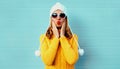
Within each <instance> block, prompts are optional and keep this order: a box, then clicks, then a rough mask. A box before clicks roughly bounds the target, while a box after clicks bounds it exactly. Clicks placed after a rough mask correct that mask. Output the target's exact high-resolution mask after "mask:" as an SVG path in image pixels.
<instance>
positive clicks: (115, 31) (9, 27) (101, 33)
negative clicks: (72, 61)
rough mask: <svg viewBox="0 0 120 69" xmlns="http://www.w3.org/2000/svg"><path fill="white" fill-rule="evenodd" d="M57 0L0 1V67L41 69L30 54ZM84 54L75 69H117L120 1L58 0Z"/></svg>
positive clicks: (118, 64)
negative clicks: (65, 9) (64, 9)
mask: <svg viewBox="0 0 120 69" xmlns="http://www.w3.org/2000/svg"><path fill="white" fill-rule="evenodd" d="M58 1H59V0H54V1H52V0H43V1H42V0H0V69H44V64H43V62H42V61H41V58H39V57H36V56H35V55H34V51H35V50H37V49H38V47H39V36H40V35H41V34H43V33H45V31H46V29H47V27H48V25H49V10H50V8H51V6H52V5H54V4H55V3H56V2H58ZM59 2H61V3H62V4H63V5H65V6H66V7H67V12H68V18H69V24H70V27H71V29H72V31H73V32H74V33H76V34H77V35H78V37H79V44H80V46H81V48H84V49H85V55H84V56H82V57H80V58H79V61H78V62H77V63H76V65H75V67H76V69H120V0H66V1H65V0H60V1H59Z"/></svg>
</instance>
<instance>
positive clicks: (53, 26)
mask: <svg viewBox="0 0 120 69" xmlns="http://www.w3.org/2000/svg"><path fill="white" fill-rule="evenodd" d="M52 30H53V34H54V35H55V36H56V37H57V38H59V33H58V29H57V27H56V25H55V23H54V22H53V21H52Z"/></svg>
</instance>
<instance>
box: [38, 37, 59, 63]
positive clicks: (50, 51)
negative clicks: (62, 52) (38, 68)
mask: <svg viewBox="0 0 120 69" xmlns="http://www.w3.org/2000/svg"><path fill="white" fill-rule="evenodd" d="M46 39H48V38H47V37H46V36H45V35H41V36H40V43H41V46H40V50H41V59H42V61H43V62H44V63H45V64H46V65H52V64H53V61H54V59H55V55H56V52H57V48H58V43H59V39H58V38H56V37H55V38H53V39H52V41H51V43H50V44H48V43H49V42H48V41H47V40H46ZM48 45H49V46H48Z"/></svg>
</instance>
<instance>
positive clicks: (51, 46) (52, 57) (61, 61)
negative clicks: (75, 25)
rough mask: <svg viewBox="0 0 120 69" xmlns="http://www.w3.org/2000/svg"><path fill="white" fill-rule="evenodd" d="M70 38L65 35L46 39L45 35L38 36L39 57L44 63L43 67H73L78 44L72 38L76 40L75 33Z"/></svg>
mask: <svg viewBox="0 0 120 69" xmlns="http://www.w3.org/2000/svg"><path fill="white" fill-rule="evenodd" d="M73 36H74V38H73V37H72V38H71V39H67V38H66V37H65V36H63V37H60V38H59V39H58V38H56V37H52V38H51V39H48V38H47V37H46V36H45V35H41V36H40V42H42V43H41V46H40V50H41V59H42V61H43V62H44V64H45V69H75V68H74V64H75V63H76V62H77V60H78V58H79V55H78V46H77V43H76V41H75V40H74V39H76V40H77V41H78V38H77V35H75V34H74V35H73ZM43 39H44V40H43Z"/></svg>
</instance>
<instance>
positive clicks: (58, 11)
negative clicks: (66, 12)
mask: <svg viewBox="0 0 120 69" xmlns="http://www.w3.org/2000/svg"><path fill="white" fill-rule="evenodd" d="M53 13H63V11H61V10H59V9H57V10H56V11H54V12H53Z"/></svg>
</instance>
